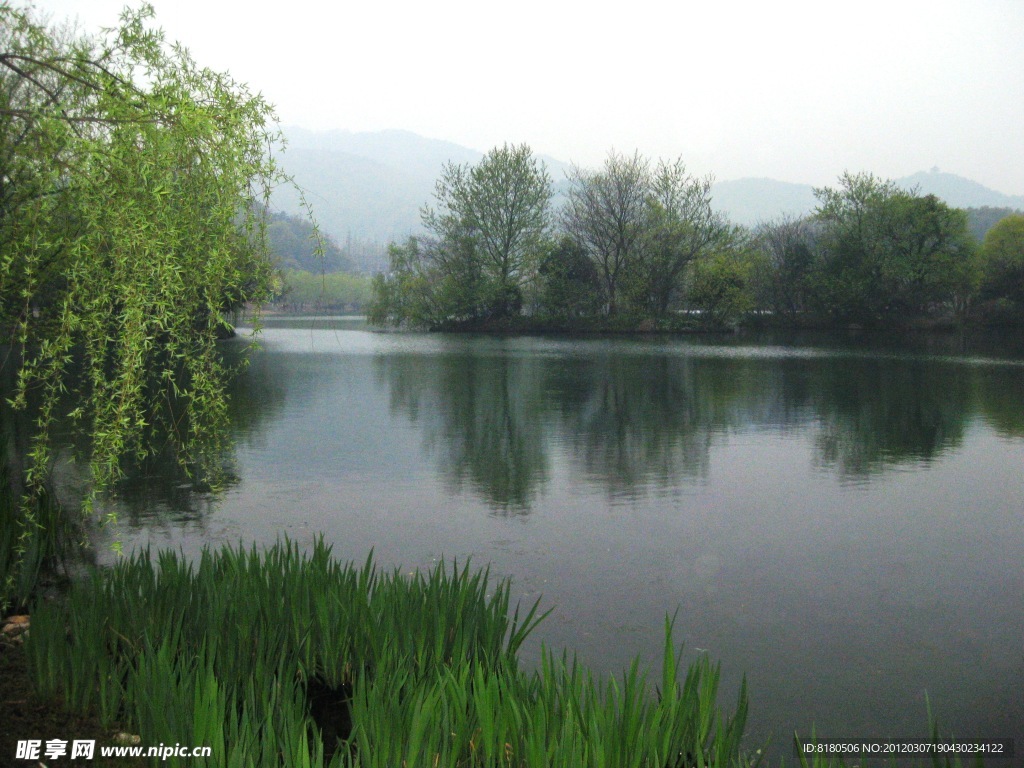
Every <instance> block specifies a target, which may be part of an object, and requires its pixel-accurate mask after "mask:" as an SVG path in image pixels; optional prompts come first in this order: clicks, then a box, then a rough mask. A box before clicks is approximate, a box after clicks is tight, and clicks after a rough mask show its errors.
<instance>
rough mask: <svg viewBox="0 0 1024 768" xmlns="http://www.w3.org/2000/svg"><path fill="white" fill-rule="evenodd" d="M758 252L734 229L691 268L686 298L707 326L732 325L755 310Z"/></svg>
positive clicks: (744, 236)
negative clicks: (699, 312) (691, 272)
mask: <svg viewBox="0 0 1024 768" xmlns="http://www.w3.org/2000/svg"><path fill="white" fill-rule="evenodd" d="M759 257H761V253H760V251H759V250H758V249H757V248H756V247H755V246H754V243H753V242H752V240H751V238H750V236H749V234H748V233H747V232H746V231H745V230H742V229H739V228H736V229H733V230H732V231H731V232H729V233H728V234H727V235H725V236H723V237H722V238H720V243H719V246H718V247H717V248H716V249H715V250H714V251H712V252H709V253H708V254H706V255H705V256H703V257H702V258H700V259H698V260H697V261H695V262H694V264H693V275H692V276H691V278H690V286H689V291H688V298H689V301H690V304H691V305H692V306H693V307H695V308H697V309H699V310H701V313H702V317H703V320H704V321H705V322H706V323H707V324H709V325H718V326H723V325H735V324H736V323H738V322H739V321H740V320H742V319H743V317H744V316H746V315H748V314H749V313H750V312H752V311H753V310H754V308H755V306H756V301H755V293H754V283H755V275H756V274H757V272H758V263H757V262H758V259H759Z"/></svg>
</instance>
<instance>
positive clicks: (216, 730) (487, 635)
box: [26, 540, 828, 768]
mask: <svg viewBox="0 0 1024 768" xmlns="http://www.w3.org/2000/svg"><path fill="white" fill-rule="evenodd" d="M510 593H511V588H510V584H509V582H507V581H500V582H497V583H493V582H492V580H491V578H490V575H489V573H488V572H487V571H486V570H484V571H475V570H471V569H470V568H469V566H468V565H464V566H462V567H461V568H460V567H458V566H456V565H452V566H446V565H444V564H442V565H439V566H437V567H436V568H434V569H433V570H431V571H429V572H427V573H419V572H417V573H414V574H412V575H406V574H403V573H401V572H399V571H390V572H385V571H381V570H380V569H378V568H377V567H376V566H375V565H374V563H373V561H372V559H371V558H368V559H367V560H366V561H365V562H364V563H363V564H361V565H354V564H341V563H339V562H338V561H336V560H335V559H334V558H333V557H332V556H331V551H330V548H329V547H328V546H326V545H324V543H323V541H322V540H321V541H318V542H317V543H316V544H315V545H314V546H313V548H312V550H311V551H310V552H309V553H303V552H300V551H299V549H298V547H297V546H296V545H295V544H293V543H289V542H285V543H279V544H278V545H276V546H274V547H272V548H270V549H269V550H267V551H266V552H259V551H257V550H256V549H255V548H254V549H251V550H248V551H246V550H244V549H242V548H237V549H235V548H230V547H229V548H225V549H223V550H218V551H211V550H207V551H205V552H204V553H203V554H202V556H201V557H200V558H199V559H198V561H197V562H196V563H194V564H190V563H187V562H185V561H184V560H182V559H181V558H179V557H178V556H177V555H175V554H174V553H172V552H160V553H157V554H155V555H154V554H153V553H151V552H149V551H143V552H140V553H138V554H136V555H134V556H133V557H131V558H129V559H126V560H124V561H122V562H121V563H120V564H118V565H117V566H116V567H115V568H113V569H111V570H109V571H105V572H95V573H94V574H93V575H92V576H91V577H90V578H89V579H88V580H85V581H82V582H80V583H77V584H76V585H75V586H74V588H73V589H72V590H71V591H70V593H69V594H68V596H67V599H66V600H65V601H63V602H61V603H42V604H40V605H39V606H38V607H37V608H36V610H35V612H34V614H33V621H32V632H31V637H30V639H29V641H28V643H27V644H26V648H27V652H28V655H29V660H30V664H31V667H32V670H33V674H34V677H35V680H36V683H37V685H38V687H39V689H40V691H41V692H42V693H43V694H45V695H56V696H61V697H63V699H64V701H65V702H66V705H67V706H68V707H69V708H70V709H72V710H74V711H78V712H90V713H95V714H97V715H98V716H99V717H100V719H101V721H102V722H103V723H104V724H105V725H108V726H112V725H113V724H114V723H115V722H117V723H119V724H120V727H122V728H127V729H129V730H131V731H133V732H134V733H137V734H138V735H139V736H140V738H141V743H143V744H151V745H155V744H160V743H163V744H182V745H186V744H187V745H193V746H209V747H211V748H212V754H213V757H212V758H211V759H210V760H207V761H205V762H204V765H224V766H324V765H330V766H352V767H356V766H358V767H359V768H376V767H378V766H379V767H380V768H399V767H402V766H405V767H406V768H414V767H415V766H425V767H430V768H442V767H445V766H447V767H448V768H469V767H477V766H479V767H481V768H483V767H485V766H536V767H537V768H542V767H543V768H548V767H549V766H566V767H571V766H579V767H580V768H583V767H584V766H586V767H587V768H601V767H603V766H608V767H609V768H610V767H612V766H614V767H615V768H630V767H631V766H636V767H637V768H639V767H640V766H651V767H657V768H693V767H694V766H700V767H704V766H723V767H724V766H750V765H754V764H756V763H757V762H758V761H757V760H756V759H755V758H754V756H753V755H752V754H748V752H749V748H748V747H747V746H746V745H745V744H744V742H743V729H744V725H745V721H746V714H747V695H746V687H745V685H744V686H742V687H741V688H740V691H739V693H738V697H737V700H736V705H735V708H734V709H733V710H731V711H730V712H729V713H727V714H723V713H722V712H721V711H720V708H719V705H718V703H717V702H718V694H719V669H718V667H717V666H715V665H713V664H712V663H711V662H710V661H708V660H707V659H706V658H702V659H700V660H699V661H697V662H696V663H695V664H693V665H692V666H690V667H689V668H688V669H686V670H682V669H681V668H680V658H681V657H680V656H679V654H678V652H677V650H676V648H675V645H674V643H673V639H672V622H671V621H666V624H665V650H664V659H663V663H662V671H661V674H660V676H659V677H658V678H657V679H655V680H651V679H648V676H647V674H646V673H645V672H644V671H643V670H642V669H641V667H640V664H639V663H637V662H634V664H633V665H632V666H631V667H630V668H629V669H628V670H626V671H625V672H624V673H623V674H622V675H621V676H620V677H618V678H611V679H595V677H594V676H593V675H592V674H591V673H590V672H589V671H588V670H586V669H585V668H584V667H583V666H582V665H580V664H578V663H577V662H576V660H575V659H574V658H570V657H569V656H568V655H567V654H564V653H563V654H561V655H557V654H554V653H552V652H550V651H545V652H544V654H543V658H542V663H541V665H540V668H539V669H538V670H537V671H536V672H534V673H532V674H527V673H525V672H523V671H522V670H520V668H519V666H518V661H517V652H518V650H519V649H520V647H521V645H522V643H523V641H524V640H525V638H526V637H527V635H528V634H529V633H530V632H531V631H532V630H533V629H534V628H535V627H536V626H537V624H538V623H539V622H540V621H541V620H542V619H543V615H541V614H540V612H539V609H538V604H537V603H534V604H533V605H532V606H528V607H526V608H524V609H522V610H521V609H520V606H515V607H514V608H513V607H512V606H511V604H510ZM166 763H167V764H170V765H175V764H182V761H181V760H180V759H179V758H171V759H169V760H167V761H166ZM814 764H815V765H819V766H824V765H827V764H828V763H825V762H824V761H821V760H820V759H819V760H817V761H816V762H815V763H814Z"/></svg>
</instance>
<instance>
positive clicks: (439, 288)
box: [370, 144, 552, 326]
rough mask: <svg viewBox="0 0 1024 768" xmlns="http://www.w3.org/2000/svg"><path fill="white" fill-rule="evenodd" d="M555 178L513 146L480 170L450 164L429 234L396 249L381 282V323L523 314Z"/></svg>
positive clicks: (377, 314)
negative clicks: (551, 177) (524, 297)
mask: <svg viewBox="0 0 1024 768" xmlns="http://www.w3.org/2000/svg"><path fill="white" fill-rule="evenodd" d="M551 196H552V188H551V179H550V177H549V176H548V173H547V170H546V169H545V168H544V165H543V163H541V162H539V161H538V160H536V159H535V158H534V157H533V154H532V152H531V151H530V148H529V147H527V146H525V145H522V146H513V147H510V146H508V145H507V144H506V145H505V146H502V147H496V148H495V149H492V150H491V151H490V152H488V153H487V155H485V156H484V158H483V159H482V160H481V161H480V162H479V163H478V164H477V165H475V166H469V165H457V164H452V163H449V164H448V165H446V166H444V168H443V170H442V172H441V178H440V179H438V181H437V185H436V188H435V191H434V206H433V207H429V206H428V207H426V208H424V209H423V224H424V226H425V227H426V229H427V230H428V232H429V233H430V236H429V237H426V238H422V239H419V240H410V241H409V242H408V243H407V244H406V245H404V246H393V247H392V248H391V250H390V258H391V265H390V270H389V273H388V274H387V275H384V276H381V277H379V278H378V279H376V280H375V281H374V301H373V306H372V307H371V310H370V317H371V319H373V320H375V321H376V322H386V323H393V324H399V325H401V324H409V325H414V326H440V325H446V324H452V323H462V322H466V321H481V320H485V321H486V320H495V319H498V320H501V319H507V318H510V317H513V316H516V315H518V314H519V313H520V311H521V308H522V305H523V293H524V289H525V287H526V286H527V285H528V284H529V283H530V282H531V281H532V280H533V279H534V277H535V276H536V273H537V268H538V264H539V261H540V258H541V256H542V255H543V253H544V250H545V247H546V244H547V238H548V230H549V227H550V224H551V213H550V203H551Z"/></svg>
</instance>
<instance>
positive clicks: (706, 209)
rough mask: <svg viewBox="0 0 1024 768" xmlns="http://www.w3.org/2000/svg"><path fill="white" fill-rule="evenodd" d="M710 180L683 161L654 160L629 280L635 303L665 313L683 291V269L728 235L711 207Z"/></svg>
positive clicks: (644, 309)
mask: <svg viewBox="0 0 1024 768" xmlns="http://www.w3.org/2000/svg"><path fill="white" fill-rule="evenodd" d="M713 183H714V179H713V178H712V177H710V176H707V177H705V178H703V179H698V178H696V177H694V176H691V175H690V174H688V173H687V172H686V166H685V165H684V164H683V162H682V160H675V161H673V162H666V161H659V162H658V166H657V168H656V169H655V171H654V173H653V174H652V176H651V177H650V179H649V182H648V189H649V191H648V194H647V203H646V210H645V221H644V228H643V236H642V238H641V242H640V248H639V249H638V252H637V258H636V260H635V261H636V263H635V265H633V267H632V268H631V269H630V275H629V284H630V287H631V289H632V290H631V293H632V298H633V304H634V306H635V307H636V308H637V309H638V310H640V311H641V312H643V313H645V314H650V315H664V314H666V313H667V312H668V310H669V306H670V304H671V303H672V301H673V300H674V299H675V298H676V297H677V296H678V295H680V294H681V292H682V290H683V278H684V277H685V275H686V269H687V267H688V266H689V265H691V264H692V263H694V261H695V260H697V259H698V257H700V256H701V255H702V254H705V253H708V252H709V251H710V249H712V248H713V247H714V246H715V245H716V244H718V243H721V242H722V241H723V240H724V239H725V238H726V236H727V235H728V232H729V229H728V226H727V225H726V223H725V220H724V219H723V218H722V217H721V216H720V215H718V214H716V213H715V212H714V211H712V209H711V185H712V184H713Z"/></svg>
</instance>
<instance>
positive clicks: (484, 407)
mask: <svg viewBox="0 0 1024 768" xmlns="http://www.w3.org/2000/svg"><path fill="white" fill-rule="evenodd" d="M493 344H494V342H492V345H491V346H488V347H487V348H486V353H481V351H480V350H479V349H478V350H476V351H474V345H473V342H472V341H471V340H466V341H465V343H464V344H463V345H462V346H461V347H460V348H459V349H458V350H457V351H453V352H450V353H447V354H434V355H429V356H424V355H409V354H406V355H399V356H392V355H380V356H378V357H376V358H375V360H374V365H375V371H376V375H377V379H378V382H379V383H380V385H381V386H382V387H383V388H384V389H385V390H386V392H387V395H388V398H389V402H390V407H391V411H392V413H393V414H402V415H404V416H405V417H406V418H407V419H408V420H409V421H410V422H411V423H412V424H415V425H417V426H419V427H420V428H422V431H423V440H424V446H425V449H426V451H427V453H428V454H429V455H430V456H431V458H432V459H433V460H434V461H435V462H436V463H437V466H438V469H439V471H440V472H441V473H442V474H443V475H444V476H445V477H446V478H447V480H448V482H449V483H450V485H451V487H452V488H453V489H458V488H462V487H464V486H465V485H467V484H468V485H469V486H471V487H472V488H474V489H475V490H476V491H477V492H478V493H479V494H480V495H481V497H482V498H483V499H485V500H486V501H487V503H488V504H489V505H490V506H491V507H492V509H494V510H495V511H500V512H525V511H528V510H529V508H530V505H531V503H532V500H533V499H535V498H536V496H537V494H538V493H542V492H543V489H544V486H545V484H546V483H547V482H548V479H549V477H550V474H551V468H552V462H553V461H556V457H561V458H564V460H565V461H566V462H567V463H568V465H569V467H570V469H571V471H572V472H573V476H574V478H575V480H576V481H577V482H584V483H596V484H599V485H600V486H602V487H603V488H604V491H605V493H606V494H607V495H609V496H611V497H613V498H634V497H638V496H643V495H645V494H650V493H654V494H659V493H665V492H670V491H671V490H672V489H675V488H677V487H678V486H679V485H680V484H681V483H693V482H701V481H702V479H704V478H706V477H707V474H708V471H709V462H710V455H711V448H712V447H713V446H714V445H717V444H722V443H723V442H725V441H727V439H728V437H729V436H730V435H735V434H741V433H745V432H751V431H758V432H759V431H765V430H768V431H775V432H779V433H784V434H785V433H806V434H807V435H808V436H809V439H810V441H811V443H812V444H813V446H814V464H815V466H817V467H818V468H819V469H820V470H822V471H825V472H830V473H835V474H836V475H838V477H839V478H840V479H841V480H843V481H852V482H864V481H868V480H870V479H871V478H872V477H873V476H876V475H878V474H880V473H884V472H886V471H889V470H892V469H893V468H896V467H899V466H904V465H927V464H928V463H930V462H933V461H935V460H936V459H938V458H939V457H941V456H942V455H944V454H945V453H947V452H948V451H951V450H954V449H956V448H957V447H959V446H960V445H961V443H962V440H963V435H964V429H965V427H966V425H967V423H968V422H969V421H970V419H971V418H973V416H974V413H975V411H976V410H977V409H978V408H979V407H980V408H981V410H982V412H983V413H984V416H985V418H987V419H988V420H990V421H992V422H993V423H994V424H995V425H996V426H997V429H1000V430H1001V431H1003V432H1005V433H1006V434H1009V435H1019V434H1020V433H1021V429H1022V426H1024V417H1022V416H1021V413H1022V410H1021V408H1020V403H1021V400H1020V395H1021V388H1022V386H1024V385H1022V384H1021V380H1022V378H1024V377H1022V376H1021V371H1020V370H1019V369H1018V368H1016V367H1009V368H1004V369H999V367H998V366H997V367H996V368H992V367H986V366H978V365H968V364H963V363H955V362H950V361H948V360H930V359H926V358H920V357H908V358H905V359H901V358H898V357H894V356H891V355H883V356H879V357H872V356H866V355H863V354H857V355H842V354H828V355H820V356H811V357H802V356H799V355H788V354H783V355H780V356H777V357H775V356H770V355H765V354H764V349H763V348H762V349H761V351H760V352H759V353H756V354H749V355H743V354H734V353H732V352H731V353H730V354H723V355H721V356H716V355H715V354H713V353H712V354H709V353H708V350H707V349H706V348H705V349H700V350H699V351H700V354H691V352H692V351H693V348H690V347H688V346H687V345H685V344H678V345H669V346H664V345H661V346H656V345H645V344H643V343H632V342H631V343H621V344H615V345H612V346H611V347H609V346H608V345H595V347H594V352H593V353H592V354H579V348H578V347H577V346H571V347H566V348H565V349H564V350H562V352H563V353H562V354H550V350H547V352H548V353H546V354H535V355H529V354H522V348H521V347H519V346H515V345H512V346H511V347H510V348H507V349H502V347H501V346H500V344H499V346H498V347H497V348H495V347H494V346H493Z"/></svg>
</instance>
